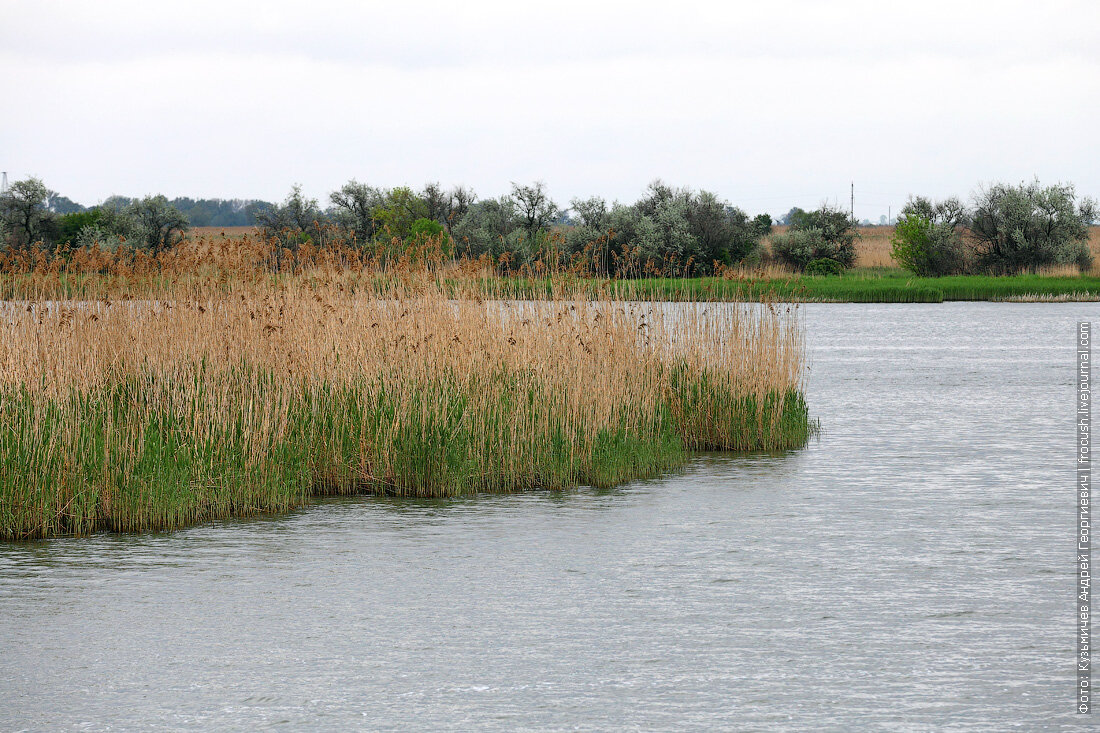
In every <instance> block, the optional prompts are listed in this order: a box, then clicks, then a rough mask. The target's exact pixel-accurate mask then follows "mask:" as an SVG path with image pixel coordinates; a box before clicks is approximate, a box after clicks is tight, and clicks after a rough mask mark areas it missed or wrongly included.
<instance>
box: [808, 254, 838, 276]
mask: <svg viewBox="0 0 1100 733" xmlns="http://www.w3.org/2000/svg"><path fill="white" fill-rule="evenodd" d="M842 272H844V267H843V266H842V265H841V264H840V263H839V262H837V261H836V260H833V259H830V258H828V257H822V258H821V259H817V260H810V262H809V263H807V265H806V274H807V275H839V274H841V273H842Z"/></svg>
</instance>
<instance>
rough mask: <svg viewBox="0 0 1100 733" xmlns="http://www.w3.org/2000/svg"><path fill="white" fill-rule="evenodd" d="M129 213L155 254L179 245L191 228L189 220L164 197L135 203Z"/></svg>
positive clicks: (159, 196) (146, 244)
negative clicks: (189, 227)
mask: <svg viewBox="0 0 1100 733" xmlns="http://www.w3.org/2000/svg"><path fill="white" fill-rule="evenodd" d="M129 213H130V215H131V216H133V217H134V219H135V220H136V221H137V223H138V225H139V226H140V228H141V233H142V239H143V240H144V244H145V246H146V247H148V248H149V249H151V250H152V251H153V252H154V253H157V252H163V251H164V250H166V249H168V248H170V247H172V246H174V245H176V244H178V243H179V241H180V240H181V239H183V234H184V232H186V231H187V229H188V226H189V225H188V223H187V218H186V217H185V216H184V215H183V214H182V213H180V211H179V209H177V208H176V207H174V206H172V205H171V204H169V203H168V199H167V198H165V197H164V196H163V195H157V196H146V197H145V198H143V199H141V200H140V201H135V202H134V203H132V204H131V205H130V207H129Z"/></svg>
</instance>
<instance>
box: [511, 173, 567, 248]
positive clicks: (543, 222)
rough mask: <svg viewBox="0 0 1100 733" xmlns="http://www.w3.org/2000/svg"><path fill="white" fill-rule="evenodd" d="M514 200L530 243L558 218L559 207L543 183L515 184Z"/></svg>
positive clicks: (513, 188) (513, 186)
mask: <svg viewBox="0 0 1100 733" xmlns="http://www.w3.org/2000/svg"><path fill="white" fill-rule="evenodd" d="M512 199H513V200H514V201H515V202H516V210H517V212H518V214H519V217H520V220H521V221H522V226H523V228H524V229H525V230H526V231H527V236H528V238H529V240H530V241H534V240H535V237H536V236H537V235H538V233H539V232H541V231H543V230H544V229H546V228H547V227H548V226H549V225H550V224H551V222H553V221H554V219H556V218H557V217H558V206H557V204H555V203H554V202H553V200H551V198H550V196H549V195H548V194H547V193H546V184H545V183H543V182H542V181H536V182H535V183H534V184H532V185H530V186H520V185H517V184H516V183H513V184H512Z"/></svg>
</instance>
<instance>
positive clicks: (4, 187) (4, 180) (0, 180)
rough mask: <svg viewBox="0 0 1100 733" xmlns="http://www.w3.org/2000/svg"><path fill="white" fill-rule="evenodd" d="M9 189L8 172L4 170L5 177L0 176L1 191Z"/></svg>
mask: <svg viewBox="0 0 1100 733" xmlns="http://www.w3.org/2000/svg"><path fill="white" fill-rule="evenodd" d="M7 190H8V172H7V171H3V178H0V193H4V191H7Z"/></svg>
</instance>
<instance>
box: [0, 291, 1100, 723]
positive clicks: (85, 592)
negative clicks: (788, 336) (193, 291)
mask: <svg viewBox="0 0 1100 733" xmlns="http://www.w3.org/2000/svg"><path fill="white" fill-rule="evenodd" d="M1080 317H1084V318H1091V319H1092V320H1100V306H1097V304H1038V305H1036V304H1020V305H1015V304H944V305H905V306H902V305H886V306H873V305H813V306H809V307H807V308H806V325H807V329H808V342H809V349H810V354H811V360H812V367H811V372H810V379H809V399H810V404H811V409H812V410H813V411H814V413H815V415H816V416H817V417H820V418H821V420H822V425H823V428H824V431H823V434H822V435H821V437H820V438H819V439H818V440H816V441H815V442H813V443H811V445H810V446H809V447H807V448H806V449H805V450H802V451H794V452H789V453H785V454H777V455H756V456H731V455H719V454H708V455H701V456H699V457H698V458H697V459H696V460H695V461H694V462H693V463H692V464H691V466H690V467H689V469H688V470H686V471H684V472H682V473H679V474H677V475H673V476H669V477H666V478H663V479H655V480H649V481H640V482H637V483H634V484H631V485H629V486H625V487H621V488H619V489H614V490H609V491H596V490H590V489H589V490H580V491H576V492H568V493H556V494H555V493H531V494H523V495H515V496H484V497H477V498H474V499H449V500H425V501H400V500H393V499H369V498H353V499H332V500H326V501H323V502H320V503H319V504H317V505H316V506H313V507H311V508H309V509H306V510H302V511H299V512H296V513H293V514H290V515H286V516H280V517H264V518H257V519H249V520H242V521H231V522H219V523H216V524H212V525H208V526H204V527H197V528H194V529H190V530H187V531H183V532H177V533H174V534H164V535H155V534H150V535H136V536H123V537H119V536H111V535H99V536H96V537H92V538H87V539H59V540H52V541H47V542H37V543H29V544H19V545H15V544H8V545H0V702H2V703H3V704H0V729H3V730H9V729H19V728H29V729H50V730H53V729H72V728H89V729H104V728H108V727H112V728H115V729H131V728H139V727H140V728H148V727H159V728H167V729H196V728H219V729H242V730H243V729H249V730H251V729H253V728H255V727H258V726H268V725H271V726H274V725H279V724H282V725H284V726H286V727H290V728H309V729H314V728H318V729H341V730H342V729H347V728H367V729H398V728H400V729H408V728H414V729H448V728H449V729H460V730H469V729H475V728H476V729H503V730H513V729H517V728H574V727H580V728H605V729H606V728H624V727H625V728H631V727H638V728H645V729H660V728H675V729H696V730H714V729H721V728H727V729H728V728H733V729H752V728H774V727H782V728H785V729H793V730H855V729H867V728H871V729H891V730H928V729H943V728H955V729H963V730H983V731H985V730H1027V731H1030V730H1039V729H1049V728H1059V727H1062V728H1068V727H1070V726H1072V725H1073V724H1074V723H1076V722H1077V721H1076V720H1075V719H1074V718H1073V716H1072V713H1071V709H1072V704H1073V667H1072V664H1073V648H1072V644H1073V618H1072V605H1071V603H1072V590H1073V579H1072V573H1073V566H1072V559H1073V558H1072V552H1071V549H1072V544H1071V543H1072V537H1073V535H1072V531H1073V529H1072V525H1073V518H1074V514H1073V512H1074V495H1073V491H1072V486H1073V483H1072V482H1073V475H1072V472H1071V466H1072V463H1071V461H1072V459H1073V440H1074V433H1073V414H1072V410H1073V406H1072V402H1073V359H1074V356H1073V354H1074V341H1073V327H1074V323H1075V321H1076V320H1077V319H1078V318H1080Z"/></svg>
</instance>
